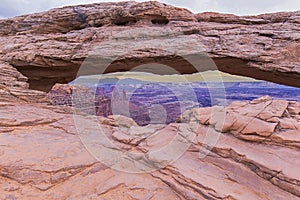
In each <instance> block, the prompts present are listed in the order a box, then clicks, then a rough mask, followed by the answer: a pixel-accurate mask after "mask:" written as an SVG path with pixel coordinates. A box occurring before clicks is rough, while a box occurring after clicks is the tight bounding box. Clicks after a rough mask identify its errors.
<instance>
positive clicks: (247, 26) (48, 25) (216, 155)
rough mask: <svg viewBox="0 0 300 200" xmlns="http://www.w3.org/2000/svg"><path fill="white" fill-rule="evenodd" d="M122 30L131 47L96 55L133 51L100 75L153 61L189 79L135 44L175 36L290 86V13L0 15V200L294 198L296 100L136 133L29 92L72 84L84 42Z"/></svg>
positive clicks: (245, 106) (239, 70) (85, 9)
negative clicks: (193, 39)
mask: <svg viewBox="0 0 300 200" xmlns="http://www.w3.org/2000/svg"><path fill="white" fill-rule="evenodd" d="M225 17H226V19H225ZM37 22H39V23H37ZM141 28H142V29H143V30H144V33H147V34H144V33H141V32H139V31H141V30H142V29H141ZM166 28H168V31H169V32H166V31H165V29H166ZM123 30H130V31H129V33H130V34H129V35H130V36H132V34H133V33H135V34H137V35H139V34H141V35H142V37H137V38H136V40H134V43H135V48H137V49H135V48H132V47H131V46H128V44H130V41H131V44H132V43H133V41H132V40H131V39H132V38H131V39H128V38H125V39H124V38H123V39H124V40H123V39H122V38H121V37H120V36H118V40H119V43H117V42H116V41H115V42H116V43H111V46H106V48H104V50H105V51H107V55H109V54H114V53H116V52H115V51H116V50H117V49H116V48H115V47H117V46H118V45H119V46H120V49H119V50H120V51H122V50H124V49H125V48H129V49H131V50H133V52H135V53H132V54H128V55H124V57H122V58H121V59H120V61H119V62H116V64H115V65H113V68H112V69H111V70H112V71H114V70H121V69H123V70H128V69H129V68H130V66H131V64H134V61H136V60H135V59H132V58H136V59H137V60H138V59H139V58H143V59H144V58H146V60H147V59H148V61H151V60H152V61H153V60H155V59H158V58H159V59H158V60H161V61H162V62H164V63H166V64H168V63H169V64H170V63H177V64H178V66H181V67H182V68H178V70H179V71H180V70H181V72H184V73H191V72H192V70H191V69H189V68H188V66H187V65H186V66H184V65H180V64H182V63H183V62H182V60H176V58H174V57H173V54H165V53H164V52H158V51H156V50H147V51H143V49H142V47H143V45H144V44H145V41H156V42H157V41H160V42H161V43H162V44H164V43H168V42H170V39H171V40H174V41H176V39H177V35H176V34H178V33H180V34H181V33H182V34H181V37H180V41H181V42H183V43H184V42H185V41H188V40H189V38H190V37H191V35H193V37H197V38H200V39H201V40H202V42H203V44H204V45H205V48H206V49H207V51H208V52H209V53H210V55H211V56H212V57H213V59H214V60H215V61H216V64H217V65H218V66H219V67H220V69H221V70H223V71H229V72H232V73H235V74H243V75H248V76H253V77H257V78H263V79H267V80H268V79H270V80H273V81H276V82H279V83H286V84H290V85H296V86H299V84H298V83H299V81H298V82H297V80H298V78H299V60H298V59H299V57H297V56H296V55H297V54H298V46H299V45H298V40H299V34H298V30H299V12H294V13H278V14H275V15H260V16H255V17H237V16H233V15H222V14H216V13H204V14H197V15H195V14H192V13H191V12H189V11H187V10H185V9H179V8H174V7H172V6H166V5H164V4H160V3H157V2H146V3H136V2H123V3H103V4H94V5H88V6H78V7H66V8H61V9H53V10H51V11H48V12H44V13H41V14H34V15H26V16H21V17H17V18H14V19H8V20H1V21H0V46H1V49H0V62H1V63H0V146H1V148H0V199H30V200H31V199H33V200H34V199H45V200H47V199H49V200H50V199H51V200H53V199H57V200H60V199H70V200H71V199H74V200H75V199H76V200H77V199H130V200H133V199H172V200H173V199H197V200H198V199H224V200H225V199H227V200H228V199H245V200H248V199H272V200H273V199H278V200H281V199H288V200H293V199H295V200H296V199H299V197H300V172H299V168H300V159H299V148H300V103H299V102H289V101H285V100H276V99H271V98H270V97H268V96H265V97H261V98H258V99H255V100H253V101H250V102H233V103H232V104H231V105H229V106H228V107H226V108H224V107H212V108H197V109H193V110H191V111H186V112H185V113H184V114H183V115H182V116H180V117H179V118H178V122H177V123H172V124H169V125H159V124H155V125H154V124H152V125H148V126H144V127H141V126H138V125H137V124H136V123H135V122H134V121H133V120H132V119H130V118H127V117H124V116H109V117H107V118H104V117H96V116H90V115H87V114H86V113H83V112H78V111H77V110H73V109H72V108H70V107H68V106H53V105H52V104H51V102H50V101H49V99H48V98H47V95H46V93H45V92H41V91H37V90H32V89H29V85H31V87H32V88H39V89H41V90H48V89H49V88H50V87H51V86H52V85H53V84H54V83H57V82H62V83H64V82H68V81H70V80H72V79H73V78H74V77H75V76H76V73H77V72H76V70H78V66H79V65H80V64H81V62H82V61H83V59H84V58H85V56H86V55H87V53H88V52H89V50H90V48H91V47H92V46H93V44H98V43H101V42H102V41H105V40H106V39H107V37H108V35H109V34H110V33H112V32H119V31H123ZM283 30H284V31H283ZM237 33H239V34H237ZM137 35H135V36H137ZM147 35H148V36H147ZM132 46H134V45H132ZM186 49H188V48H186ZM134 50H136V51H134ZM169 50H171V49H169ZM171 52H172V51H171ZM184 53H186V54H189V53H190V52H188V51H185V52H184ZM174 59H175V60H174ZM125 61H126V62H125ZM127 61H128V62H127ZM131 61H132V62H131ZM171 61H172V62H171ZM177 61H178V62H177ZM181 62H182V63H181ZM122 63H123V64H122ZM124 63H127V65H124ZM174 66H175V65H174ZM19 71H21V72H22V73H24V75H25V76H24V75H23V74H21V73H20V72H19ZM266 75H270V76H266ZM28 81H29V83H28ZM55 89H58V90H59V89H63V90H64V91H65V92H66V94H68V93H70V91H72V88H70V87H68V86H66V85H57V87H56V88H55ZM99 130H100V131H99ZM107 141H109V142H107ZM133 171H134V172H138V173H129V172H133Z"/></svg>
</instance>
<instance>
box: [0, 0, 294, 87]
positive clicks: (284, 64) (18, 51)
mask: <svg viewBox="0 0 300 200" xmlns="http://www.w3.org/2000/svg"><path fill="white" fill-rule="evenodd" d="M299 23H300V12H299V11H298V12H290V13H274V14H265V15H259V16H249V17H238V16H234V15H223V14H218V13H201V14H193V13H191V12H190V11H188V10H185V9H180V8H175V7H172V6H169V5H165V4H161V3H158V2H154V1H153V2H143V3H137V2H133V1H130V2H122V3H99V4H91V5H83V6H75V7H72V6H69V7H65V8H59V9H52V10H50V11H47V12H43V13H38V14H32V15H24V16H20V17H16V18H12V19H5V20H0V27H1V28H0V46H1V50H0V60H3V61H6V62H8V63H9V64H11V65H13V66H14V67H16V68H17V69H18V70H19V71H21V72H22V73H23V74H24V75H26V76H27V77H28V78H29V83H30V86H31V88H35V89H40V90H44V91H49V90H50V88H51V87H52V86H53V85H54V84H55V83H57V82H60V83H67V82H70V81H71V80H73V79H74V78H75V77H76V74H77V72H78V69H79V67H80V65H81V64H82V62H83V60H85V58H86V57H87V56H88V55H89V54H90V52H91V51H92V50H93V49H94V48H95V47H99V48H100V49H102V52H101V55H100V56H101V58H102V59H108V60H109V59H110V60H111V62H113V63H112V64H111V65H110V67H108V68H107V69H106V70H105V69H104V68H105V67H104V66H103V67H102V68H103V69H102V68H101V69H100V70H97V71H98V73H99V71H103V72H104V73H108V72H116V71H128V70H131V69H132V68H134V67H135V66H138V65H141V64H145V63H153V62H156V63H161V64H166V65H168V66H170V67H172V68H174V69H176V70H177V71H178V72H180V73H193V72H197V70H196V69H195V68H194V67H193V66H191V64H190V63H187V62H186V60H184V59H182V57H183V56H184V57H185V58H186V57H189V56H190V57H191V59H193V56H195V53H196V54H197V53H199V52H200V51H204V52H206V53H208V55H209V56H210V57H211V58H212V59H213V61H214V62H215V63H216V65H217V67H218V69H219V70H221V71H224V72H229V73H232V74H237V75H244V76H249V77H254V78H257V79H263V80H268V81H273V82H277V83H282V84H286V85H293V86H300V85H299V81H298V80H299V78H300V75H299V73H300V71H299V57H300V56H299V38H300V34H299ZM132 39H134V40H135V42H134V43H132ZM193 41H197V42H193ZM195 43H197V44H199V46H197V47H194V46H195ZM200 44H201V45H200ZM191 46H192V47H193V48H191ZM200 46H201V47H200ZM199 48H200V49H199ZM114 59H116V60H114ZM210 67H211V66H210ZM200 70H207V69H206V68H203V69H200ZM151 71H152V72H155V73H164V72H162V70H161V69H157V67H154V69H151ZM86 73H95V71H93V70H91V71H89V70H87V72H86Z"/></svg>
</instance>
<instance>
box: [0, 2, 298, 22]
mask: <svg viewBox="0 0 300 200" xmlns="http://www.w3.org/2000/svg"><path fill="white" fill-rule="evenodd" d="M112 1H114V2H117V1H120V0H1V3H0V18H8V17H13V16H17V15H21V14H28V13H33V12H40V11H45V10H48V9H50V8H55V7H61V6H65V5H77V4H87V3H96V2H112ZM136 1H139V2H142V1H143V0H136ZM159 1H160V2H164V3H167V4H172V5H175V6H179V7H185V8H188V9H190V10H191V11H193V12H195V13H199V12H205V11H215V12H222V13H232V14H237V15H254V14H261V13H269V12H278V11H295V10H300V1H299V0H159Z"/></svg>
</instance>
